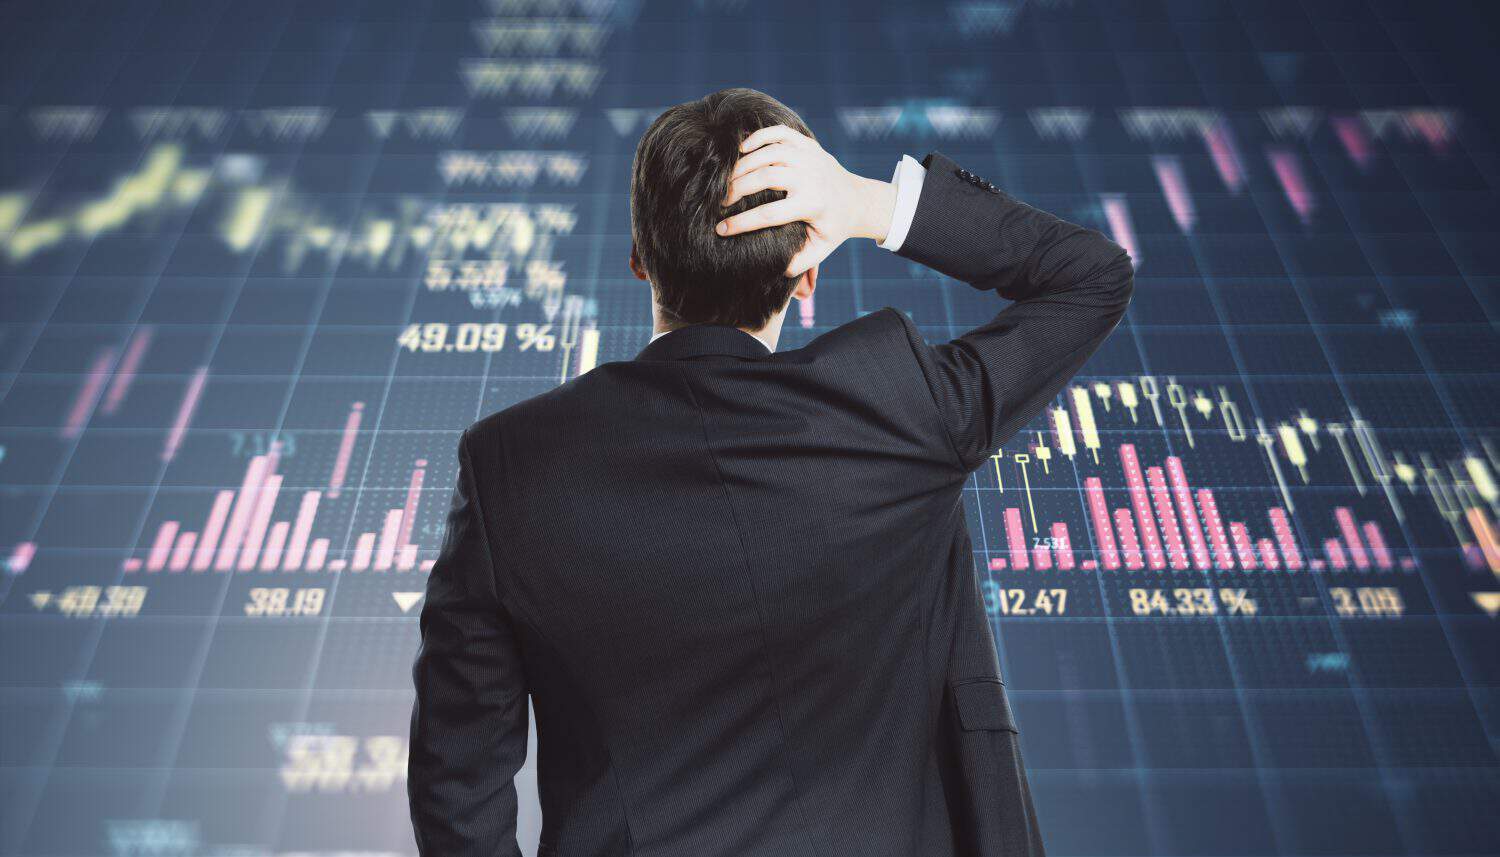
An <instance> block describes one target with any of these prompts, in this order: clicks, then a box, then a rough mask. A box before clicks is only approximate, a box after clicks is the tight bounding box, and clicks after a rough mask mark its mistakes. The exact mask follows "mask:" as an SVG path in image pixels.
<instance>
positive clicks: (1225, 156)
mask: <svg viewBox="0 0 1500 857" xmlns="http://www.w3.org/2000/svg"><path fill="white" fill-rule="evenodd" d="M1203 140H1204V142H1205V143H1207V144H1208V153H1209V155H1210V156H1211V157H1212V158H1213V161H1214V169H1216V170H1218V171H1219V179H1220V181H1222V182H1224V186H1225V187H1226V188H1228V189H1229V192H1230V193H1239V192H1240V188H1242V187H1244V185H1245V171H1244V167H1243V166H1242V165H1241V162H1240V153H1239V151H1238V149H1237V148H1236V146H1235V144H1234V136H1233V135H1232V134H1231V132H1230V130H1229V125H1228V123H1226V122H1225V121H1224V120H1222V119H1220V120H1218V121H1216V122H1214V123H1213V124H1212V125H1210V126H1209V127H1208V128H1206V129H1205V130H1204V132H1203Z"/></svg>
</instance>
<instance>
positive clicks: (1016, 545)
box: [1005, 506, 1030, 569]
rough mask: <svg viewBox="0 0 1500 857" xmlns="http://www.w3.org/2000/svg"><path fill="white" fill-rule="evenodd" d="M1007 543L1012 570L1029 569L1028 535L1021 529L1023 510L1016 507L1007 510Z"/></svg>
mask: <svg viewBox="0 0 1500 857" xmlns="http://www.w3.org/2000/svg"><path fill="white" fill-rule="evenodd" d="M1005 541H1006V543H1007V545H1008V546H1009V548H1010V565H1011V568H1015V569H1024V568H1027V567H1028V566H1029V565H1030V563H1029V562H1028V560H1027V558H1026V533H1025V531H1024V530H1022V529H1021V510H1020V509H1017V508H1016V507H1015V506H1011V507H1010V508H1008V509H1006V510H1005Z"/></svg>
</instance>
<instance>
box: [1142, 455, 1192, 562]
mask: <svg viewBox="0 0 1500 857" xmlns="http://www.w3.org/2000/svg"><path fill="white" fill-rule="evenodd" d="M1146 482H1147V484H1149V485H1150V486H1151V503H1152V505H1154V506H1155V507H1156V517H1157V519H1158V520H1160V521H1161V532H1162V536H1163V537H1164V540H1165V541H1166V543H1167V557H1168V559H1169V560H1170V563H1171V566H1172V568H1173V569H1174V570H1177V571H1181V570H1182V569H1184V568H1187V567H1188V558H1187V550H1185V549H1184V548H1183V546H1182V531H1181V530H1179V529H1178V528H1177V513H1176V512H1174V511H1172V498H1171V497H1170V496H1168V494H1167V480H1166V478H1165V477H1164V476H1163V475H1162V472H1161V468H1160V467H1148V468H1146Z"/></svg>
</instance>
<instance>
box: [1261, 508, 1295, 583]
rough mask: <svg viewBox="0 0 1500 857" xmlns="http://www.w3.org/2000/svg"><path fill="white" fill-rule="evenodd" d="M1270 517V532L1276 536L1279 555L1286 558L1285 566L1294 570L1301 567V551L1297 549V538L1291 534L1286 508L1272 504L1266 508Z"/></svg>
mask: <svg viewBox="0 0 1500 857" xmlns="http://www.w3.org/2000/svg"><path fill="white" fill-rule="evenodd" d="M1266 514H1267V515H1269V516H1270V517H1271V533H1272V534H1273V535H1274V536H1275V537H1276V544H1278V545H1280V546H1281V555H1282V556H1283V557H1284V558H1285V559H1286V567H1287V569H1288V570H1290V571H1296V570H1297V569H1299V568H1301V567H1302V551H1300V550H1298V549H1297V538H1296V536H1294V535H1292V525H1291V523H1290V522H1289V521H1288V520H1287V517H1286V510H1285V509H1283V508H1281V507H1280V506H1273V507H1271V508H1270V509H1267V510H1266Z"/></svg>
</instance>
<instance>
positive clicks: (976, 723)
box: [408, 89, 1133, 857]
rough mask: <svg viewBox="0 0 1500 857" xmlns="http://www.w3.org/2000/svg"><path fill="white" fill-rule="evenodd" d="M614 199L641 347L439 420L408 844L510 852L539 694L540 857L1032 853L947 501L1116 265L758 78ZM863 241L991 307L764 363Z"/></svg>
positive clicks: (885, 326) (1093, 306) (687, 131)
mask: <svg viewBox="0 0 1500 857" xmlns="http://www.w3.org/2000/svg"><path fill="white" fill-rule="evenodd" d="M631 215H632V237H633V246H632V250H631V259H630V265H631V268H632V270H633V271H635V273H636V275H637V276H639V277H641V278H642V279H645V280H647V281H648V282H649V283H650V285H651V291H652V297H653V316H654V321H655V335H654V336H653V337H652V339H651V341H650V342H649V343H648V344H647V345H646V346H645V347H644V348H643V349H641V351H640V353H639V354H637V355H636V356H635V358H634V359H631V360H622V361H615V362H607V363H603V364H601V365H599V366H597V367H595V368H594V369H592V370H591V371H589V372H587V373H585V374H584V375H582V376H580V377H578V378H575V379H573V380H571V381H569V382H567V383H565V384H563V385H561V386H559V387H556V388H554V389H552V390H550V391H548V392H546V393H543V394H541V395H538V396H536V397H534V398H531V399H528V400H526V401H522V402H519V403H517V404H515V405H512V406H510V407H508V408H505V409H504V410H502V411H500V412H498V413H496V414H492V415H490V416H488V417H486V418H484V419H482V420H480V421H478V422H477V423H475V424H474V425H472V426H470V427H469V428H468V429H467V430H466V431H465V432H464V434H463V436H462V438H461V439H460V441H459V443H458V462H459V471H458V486H457V488H456V490H455V492H454V495H453V503H452V506H451V509H450V512H449V516H448V522H447V533H446V536H445V539H444V543H443V546H442V549H441V553H440V556H439V558H438V560H437V562H436V564H435V565H434V566H433V568H432V571H431V575H430V578H429V581H428V585H427V596H426V601H425V603H424V604H423V607H422V611H421V617H420V629H421V645H420V649H419V652H418V654H417V657H416V660H415V663H414V665H413V679H414V682H415V686H416V703H415V705H414V708H413V711H412V719H411V747H410V757H409V769H408V791H409V795H410V805H411V815H412V821H413V824H414V827H415V830H416V838H417V843H418V848H419V851H420V852H421V853H422V854H423V855H430V857H438V855H441V857H468V855H475V857H477V855H497V854H505V855H516V854H519V850H518V847H517V844H516V839H515V824H516V809H517V800H516V791H515V787H514V785H513V777H514V775H515V774H516V772H517V770H518V769H519V768H520V767H521V765H522V763H523V761H524V759H525V755H526V742H527V731H528V712H527V697H528V695H529V696H530V698H531V702H532V707H533V709H534V710H535V716H536V728H537V744H538V761H537V769H538V789H539V794H540V802H541V807H542V833H541V842H540V850H539V851H538V854H539V855H540V857H617V855H640V857H647V855H649V857H731V855H733V857H824V856H825V855H851V857H852V855H858V857H898V856H899V857H948V855H965V857H980V855H983V857H992V855H1040V854H1042V853H1043V849H1042V842H1041V838H1040V834H1039V828H1038V825H1037V821H1036V818H1035V815H1034V812H1033V808H1032V800H1031V794H1030V791H1029V788H1028V785H1027V779H1026V772H1025V767H1024V765H1023V762H1022V759H1021V754H1020V752H1019V749H1018V739H1017V735H1018V733H1017V726H1016V722H1015V720H1014V718H1013V717H1012V715H1011V710H1010V707H1009V704H1008V702H1007V698H1006V691H1005V687H1004V684H1003V682H1002V676H1001V674H1000V669H999V662H998V658H997V655H996V651H995V643H994V639H993V637H992V634H991V631H990V624H989V620H988V616H987V613H986V611H985V608H984V603H983V598H982V597H981V594H980V592H979V588H978V585H977V580H976V574H975V566H974V554H973V550H972V546H971V543H970V539H969V534H968V529H967V526H966V524H965V520H964V511H963V506H962V503H961V499H960V494H961V491H962V488H963V486H964V483H965V481H966V480H967V479H968V477H969V474H970V473H971V472H973V471H974V470H975V469H976V468H978V467H979V466H981V465H982V464H983V463H984V462H985V461H986V459H987V458H988V457H989V455H990V454H991V452H992V450H994V449H996V448H997V447H998V446H1000V445H1001V444H1003V443H1005V442H1006V441H1008V440H1009V439H1010V438H1011V437H1012V436H1014V435H1015V434H1016V432H1017V431H1019V430H1020V429H1021V428H1022V427H1024V426H1025V425H1026V424H1027V423H1028V422H1029V421H1030V420H1031V419H1032V418H1033V417H1034V416H1036V415H1037V414H1038V413H1039V412H1040V411H1041V410H1042V408H1043V407H1044V406H1045V405H1046V404H1047V403H1048V402H1049V401H1050V400H1051V399H1052V398H1053V397H1054V396H1055V395H1056V394H1057V393H1058V392H1059V391H1060V390H1061V388H1062V387H1063V386H1064V385H1065V384H1066V383H1067V381H1068V380H1069V379H1070V378H1071V377H1072V376H1073V375H1074V373H1076V372H1077V371H1078V370H1079V368H1080V367H1081V366H1082V365H1083V364H1084V362H1085V361H1086V360H1087V359H1088V357H1089V355H1090V354H1092V353H1093V352H1094V351H1095V350H1096V349H1097V348H1098V347H1099V345H1100V343H1102V342H1103V341H1104V339H1105V338H1106V337H1107V336H1108V335H1109V334H1110V332H1111V331H1112V330H1113V329H1114V327H1115V326H1116V324H1117V323H1118V322H1119V321H1120V318H1121V316H1122V315H1123V314H1124V312H1125V308H1126V305H1127V304H1128V303H1129V300H1130V296H1131V291H1132V289H1133V274H1132V269H1131V263H1130V257H1129V256H1128V255H1127V254H1126V253H1125V251H1124V250H1122V249H1121V248H1120V247H1119V246H1118V245H1116V244H1115V243H1113V242H1111V241H1109V240H1108V239H1107V238H1105V237H1104V236H1103V235H1101V234H1100V233H1099V232H1097V231H1094V230H1091V229H1086V228H1083V227H1081V226H1077V225H1074V224H1071V223H1068V222H1066V221H1063V220H1061V219H1058V218H1056V217H1054V216H1052V215H1050V214H1047V213H1045V212H1043V211H1040V210H1038V209H1036V208H1033V207H1031V206H1028V205H1026V204H1025V203H1023V202H1020V201H1019V200H1017V199H1015V198H1013V197H1011V196H1009V195H1007V194H1006V193H1004V192H1003V191H1001V190H1000V189H999V188H997V187H995V186H994V185H992V184H991V183H990V182H988V181H986V180H985V179H983V178H981V177H979V176H977V175H975V174H973V173H971V172H969V171H968V170H966V169H964V168H963V167H961V166H959V165H958V164H956V163H955V162H954V161H953V160H951V159H949V158H948V157H946V156H944V155H943V154H941V153H939V152H932V153H930V154H928V155H927V156H926V157H925V158H924V159H923V160H922V162H921V163H920V164H918V163H917V162H916V161H914V160H913V159H911V158H910V157H906V158H903V159H902V160H901V162H900V164H899V165H898V166H897V168H896V172H895V174H894V175H893V176H892V181H890V182H882V181H878V180H873V179H868V178H862V177H859V176H856V175H853V174H851V173H849V172H847V171H845V170H844V169H843V168H842V167H841V166H840V165H839V164H838V162H837V161H836V160H835V159H834V158H833V157H832V156H831V155H829V154H828V153H827V152H825V151H823V149H822V148H821V147H820V146H819V145H818V143H817V142H816V140H815V139H814V138H813V136H812V133H811V131H810V130H808V128H807V126H806V125H805V124H804V123H803V122H802V121H801V119H800V118H799V117H797V115H796V114H795V113H793V112H792V111H791V110H789V109H787V108H786V107H785V106H784V105H782V104H780V102H777V101H776V100H775V99H772V98H770V97H769V96H766V95H764V94H762V93H759V92H756V91H754V90H748V89H734V90H724V91H720V92H716V93H714V94H712V95H709V96H707V97H705V98H703V99H699V100H697V101H693V102H689V103H687V104H683V105H678V106H676V107H673V108H671V109H669V110H668V111H666V112H665V113H663V114H662V116H660V117H659V118H658V119H657V120H656V121H655V122H654V123H653V124H652V126H651V127H650V128H649V129H648V130H647V131H646V133H645V135H644V136H643V137H642V139H641V142H640V145H639V147H638V149H637V152H636V158H635V164H634V168H633V176H632V181H631ZM720 221H724V223H723V225H722V226H720V225H719V222H720ZM851 238H858V239H871V240H873V241H875V242H877V243H878V244H879V245H880V246H881V247H883V248H885V249H887V250H889V251H892V252H894V253H896V254H897V255H900V256H902V257H904V258H906V259H910V260H912V261H915V262H918V263H920V264H922V265H925V266H928V267H930V268H932V269H934V270H936V271H938V272H940V273H942V274H944V275H947V276H949V277H952V278H954V279H956V280H960V281H962V282H964V283H967V284H968V285H970V286H972V287H973V288H975V289H979V290H982V291H986V292H993V293H995V294H996V295H998V296H999V297H1002V298H1006V299H1008V300H1009V301H1011V303H1009V304H1008V305H1006V306H1005V307H1004V309H1001V310H999V312H998V313H997V314H996V315H995V317H994V318H993V319H991V320H990V321H988V322H987V323H985V324H983V325H980V326H979V327H977V328H975V329H973V330H970V331H969V332H967V333H965V334H963V335H962V336H960V337H958V338H956V339H954V340H952V341H949V342H939V343H936V344H933V343H929V342H927V341H926V340H925V339H924V338H923V336H922V334H921V333H920V332H919V331H918V330H917V328H916V327H915V326H914V325H913V323H912V321H911V319H910V318H908V317H907V316H906V314H905V313H903V312H902V311H900V310H899V309H896V308H893V307H882V308H880V309H879V310H876V311H874V312H870V313H867V314H865V315H862V316H860V317H858V318H856V319H854V320H853V321H850V322H848V323H846V324H843V325H840V326H838V327H836V328H833V329H831V330H828V331H826V332H824V333H823V334H821V335H820V336H818V337H816V338H815V339H813V340H812V341H811V342H809V343H808V344H806V345H805V346H803V347H801V348H796V349H790V350H784V351H778V350H776V345H777V340H778V336H779V333H780V329H781V323H782V319H783V317H784V315H785V312H786V309H787V306H788V305H789V302H790V298H791V297H793V296H795V297H798V298H801V299H807V298H809V297H811V296H812V294H813V291H814V289H815V288H816V284H817V277H818V263H819V262H820V261H821V260H822V259H824V258H826V257H827V256H828V254H829V253H831V252H833V250H834V249H835V248H837V247H838V246H839V245H840V244H841V243H842V242H843V241H845V240H848V239H851Z"/></svg>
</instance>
